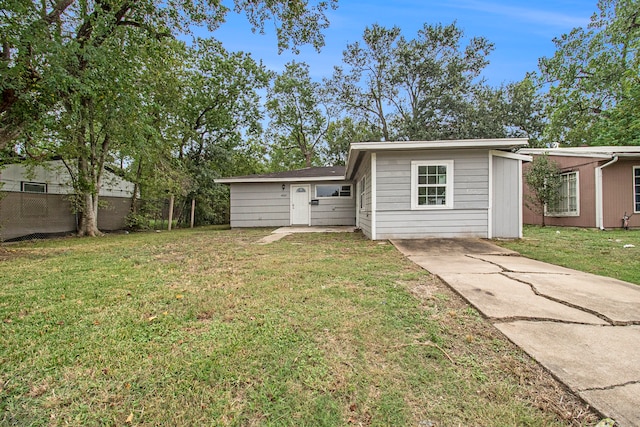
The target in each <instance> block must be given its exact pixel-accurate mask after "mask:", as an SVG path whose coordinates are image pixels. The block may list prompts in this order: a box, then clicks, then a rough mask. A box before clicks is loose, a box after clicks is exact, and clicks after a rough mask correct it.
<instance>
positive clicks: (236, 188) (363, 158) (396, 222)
mask: <svg viewBox="0 0 640 427" xmlns="http://www.w3.org/2000/svg"><path fill="white" fill-rule="evenodd" d="M526 146H527V140H526V139H523V138H509V139H484V140H452V141H397V142H358V143H353V144H351V148H350V151H349V157H348V160H347V164H346V166H345V167H340V166H336V167H325V168H307V169H302V170H297V171H290V172H280V173H271V174H265V175H250V176H238V177H230V178H223V179H218V180H216V182H218V183H222V184H227V185H229V186H230V192H231V203H230V210H231V211H230V216H231V227H280V226H290V225H306V226H330V225H355V226H356V227H358V228H359V229H361V230H362V232H363V233H364V234H365V235H366V236H367V237H369V238H370V239H373V240H378V239H413V238H422V237H481V238H494V237H500V238H518V237H521V236H522V162H523V161H528V160H530V157H528V156H525V155H521V154H516V153H514V151H516V150H518V149H520V148H522V147H526Z"/></svg>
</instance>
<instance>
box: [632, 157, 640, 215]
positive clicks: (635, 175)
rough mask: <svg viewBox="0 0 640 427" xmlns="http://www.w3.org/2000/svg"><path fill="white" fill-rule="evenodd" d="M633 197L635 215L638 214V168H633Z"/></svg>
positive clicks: (639, 208) (639, 190)
mask: <svg viewBox="0 0 640 427" xmlns="http://www.w3.org/2000/svg"><path fill="white" fill-rule="evenodd" d="M633 195H634V196H635V197H634V201H635V202H636V203H635V211H634V212H636V213H640V166H636V167H634V168H633Z"/></svg>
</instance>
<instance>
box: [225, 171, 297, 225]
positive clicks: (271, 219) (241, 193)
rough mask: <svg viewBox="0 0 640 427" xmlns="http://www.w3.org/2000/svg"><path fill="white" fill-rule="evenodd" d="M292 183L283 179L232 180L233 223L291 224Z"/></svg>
mask: <svg viewBox="0 0 640 427" xmlns="http://www.w3.org/2000/svg"><path fill="white" fill-rule="evenodd" d="M289 201H290V194H289V186H288V185H287V186H286V187H285V189H284V190H283V189H282V184H281V183H277V182H276V183H260V184H231V202H230V210H231V227H232V228H235V227H283V226H287V225H289V224H290V212H289Z"/></svg>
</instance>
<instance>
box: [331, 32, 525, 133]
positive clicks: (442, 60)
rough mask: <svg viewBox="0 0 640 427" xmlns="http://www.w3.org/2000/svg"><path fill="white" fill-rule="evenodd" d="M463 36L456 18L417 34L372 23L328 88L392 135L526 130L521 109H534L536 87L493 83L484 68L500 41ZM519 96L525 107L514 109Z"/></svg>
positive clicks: (348, 108) (375, 127) (355, 113)
mask: <svg viewBox="0 0 640 427" xmlns="http://www.w3.org/2000/svg"><path fill="white" fill-rule="evenodd" d="M463 41H464V33H463V31H462V30H461V29H460V28H458V27H457V26H456V24H455V23H453V24H450V25H442V24H437V25H428V24H424V26H423V28H422V29H420V31H418V34H417V36H416V37H415V38H412V39H406V38H405V37H404V36H402V35H401V32H400V29H399V28H398V27H393V28H390V29H387V28H384V27H381V26H379V25H374V26H372V27H370V28H367V29H365V32H364V34H363V38H362V42H356V43H353V44H350V45H348V46H347V49H346V50H345V51H344V53H343V62H344V64H345V67H336V69H335V72H334V75H333V77H332V79H331V80H330V81H329V82H328V87H329V88H330V90H331V91H332V93H333V95H334V97H335V99H336V100H337V102H338V103H339V104H341V105H342V106H343V108H344V109H345V110H346V111H347V112H348V113H349V114H350V115H352V116H353V117H354V118H356V120H357V121H361V122H365V123H367V124H369V125H370V127H371V129H372V130H374V133H379V134H380V136H381V139H382V140H385V141H389V140H393V139H400V140H406V139H410V140H421V139H422V140H437V139H456V138H496V137H500V136H511V135H513V134H514V133H518V134H522V133H524V132H523V131H522V128H520V125H522V124H524V123H525V122H526V119H525V118H524V117H521V114H524V110H525V108H524V107H525V106H528V107H533V105H534V102H533V98H532V96H533V93H534V92H533V91H525V90H524V85H525V83H522V86H520V85H518V86H516V85H515V84H513V85H508V86H507V87H503V88H500V89H493V88H491V87H489V86H488V85H486V83H485V82H484V80H483V79H482V76H481V74H482V71H483V70H484V68H485V67H486V65H487V64H488V62H489V61H488V55H489V54H490V52H491V51H492V50H493V45H492V44H491V43H490V42H489V41H488V40H487V39H485V38H483V37H473V38H471V39H469V40H468V42H466V44H463ZM517 88H520V90H516V89H517ZM512 96H513V97H517V99H518V101H519V102H520V103H521V107H522V108H521V111H518V112H517V111H516V110H515V109H511V108H510V105H509V102H510V101H511V100H510V97H512ZM527 97H528V98H527ZM516 116H517V117H516ZM516 118H517V119H518V120H519V122H520V123H516V122H515V119H516Z"/></svg>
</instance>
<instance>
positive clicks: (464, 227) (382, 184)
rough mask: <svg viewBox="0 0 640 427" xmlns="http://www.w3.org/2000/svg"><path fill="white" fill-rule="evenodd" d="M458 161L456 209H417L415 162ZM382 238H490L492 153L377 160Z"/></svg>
mask: <svg viewBox="0 0 640 427" xmlns="http://www.w3.org/2000/svg"><path fill="white" fill-rule="evenodd" d="M414 160H420V161H432V160H453V161H454V166H453V173H454V175H453V181H454V195H453V197H454V199H453V209H434V210H412V209H411V191H412V190H411V162H412V161H414ZM376 178H377V182H376V187H377V194H376V199H377V206H376V207H377V209H376V232H377V233H376V238H378V239H415V238H423V237H485V238H486V237H487V236H488V208H489V155H488V150H449V151H438V150H429V151H395V152H394V151H389V152H387V151H382V152H379V153H378V154H377V177H376Z"/></svg>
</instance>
